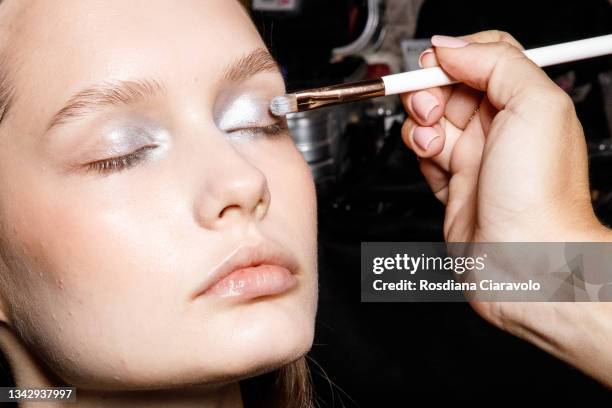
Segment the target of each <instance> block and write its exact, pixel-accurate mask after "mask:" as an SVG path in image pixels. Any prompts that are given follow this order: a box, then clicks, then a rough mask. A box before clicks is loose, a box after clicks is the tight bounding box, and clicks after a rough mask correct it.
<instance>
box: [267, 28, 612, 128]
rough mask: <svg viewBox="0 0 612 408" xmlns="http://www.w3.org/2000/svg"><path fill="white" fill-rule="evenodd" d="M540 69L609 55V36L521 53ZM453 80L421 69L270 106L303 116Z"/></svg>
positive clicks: (287, 98)
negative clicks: (303, 114) (319, 109)
mask: <svg viewBox="0 0 612 408" xmlns="http://www.w3.org/2000/svg"><path fill="white" fill-rule="evenodd" d="M523 52H524V53H525V55H526V56H527V58H529V59H530V60H532V61H533V62H534V63H536V64H537V65H538V66H540V67H546V66H550V65H555V64H562V63H566V62H571V61H578V60H582V59H587V58H592V57H599V56H602V55H607V54H612V34H609V35H604V36H601V37H594V38H588V39H585V40H579V41H572V42H567V43H562V44H557V45H549V46H546V47H541V48H533V49H531V50H527V51H523ZM455 83H457V81H456V80H454V79H453V78H451V77H450V76H448V75H447V74H446V73H445V72H444V71H443V70H442V69H441V68H439V67H434V68H425V69H420V70H416V71H410V72H404V73H401V74H394V75H387V76H384V77H382V78H379V79H374V80H369V81H360V82H352V83H347V84H340V85H333V86H327V87H323V88H315V89H308V90H304V91H299V92H295V93H292V94H287V95H284V96H277V97H276V98H274V99H272V101H271V103H270V111H271V112H272V113H273V114H274V115H276V116H285V115H287V114H289V113H296V112H304V111H308V110H312V109H316V108H321V107H323V106H331V105H337V104H341V103H346V102H354V101H360V100H364V99H369V98H375V97H377V96H386V95H397V94H400V93H405V92H413V91H418V90H421V89H427V88H432V87H436V86H445V85H452V84H455Z"/></svg>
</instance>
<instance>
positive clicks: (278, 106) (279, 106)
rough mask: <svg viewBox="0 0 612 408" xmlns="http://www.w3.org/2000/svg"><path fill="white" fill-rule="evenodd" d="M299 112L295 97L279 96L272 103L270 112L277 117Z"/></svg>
mask: <svg viewBox="0 0 612 408" xmlns="http://www.w3.org/2000/svg"><path fill="white" fill-rule="evenodd" d="M297 111H298V106H297V97H296V96H295V95H284V96H277V97H276V98H274V99H272V102H270V112H272V114H274V115H275V116H285V115H287V114H289V113H294V112H297Z"/></svg>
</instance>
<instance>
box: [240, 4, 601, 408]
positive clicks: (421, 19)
mask: <svg viewBox="0 0 612 408" xmlns="http://www.w3.org/2000/svg"><path fill="white" fill-rule="evenodd" d="M243 3H244V4H245V5H246V6H247V7H248V8H249V9H250V10H251V12H252V15H253V18H254V20H255V21H256V24H257V25H258V27H259V29H260V32H261V34H262V36H263V37H264V39H265V40H266V42H267V44H268V46H269V47H270V49H271V51H272V53H273V55H274V56H275V57H276V58H277V60H278V61H279V63H280V65H281V67H282V70H283V74H284V76H285V79H286V83H287V87H288V90H289V91H294V90H298V89H300V88H306V87H316V86H324V85H328V84H333V83H339V82H344V81H352V80H361V79H369V78H373V77H378V76H381V75H386V74H389V73H395V72H400V71H403V70H411V69H417V68H418V65H417V61H418V56H419V54H420V52H421V51H422V50H424V49H425V48H427V47H429V40H428V39H429V38H430V37H431V36H432V35H434V34H446V35H462V34H468V33H473V32H477V31H482V30H487V29H499V30H504V31H508V32H510V33H511V34H513V35H514V36H515V37H516V38H517V39H518V40H519V41H520V42H521V43H522V44H523V45H524V46H525V47H526V48H534V47H539V46H544V45H550V44H554V43H558V42H564V41H572V40H578V39H582V38H587V37H591V36H597V35H603V34H610V33H612V5H611V2H610V1H608V0H582V1H521V0H507V1H476V0H464V1H442V0H386V1H385V0H252V1H244V2H243ZM546 71H547V73H548V74H549V76H550V77H551V78H553V79H554V80H555V81H556V82H557V83H558V84H559V85H560V86H561V87H562V88H563V89H564V90H565V91H566V92H568V93H569V94H570V95H571V97H572V98H573V100H574V102H575V105H576V109H577V112H578V116H579V118H580V120H581V122H582V125H583V127H584V131H585V136H586V139H587V142H588V146H589V155H590V164H591V183H592V197H593V206H594V207H595V209H596V211H597V214H598V216H599V217H600V219H601V220H602V222H604V223H605V224H607V225H610V223H612V171H611V170H612V133H611V129H612V64H611V60H610V57H604V58H597V59H591V60H587V61H581V62H577V63H571V64H565V65H559V66H555V67H551V68H549V69H547V70H546ZM404 119H405V113H404V111H403V109H402V107H401V105H400V102H399V99H398V98H397V97H388V98H379V99H376V100H373V101H368V102H363V103H356V104H352V105H345V106H339V107H331V108H327V109H322V110H317V111H312V112H306V113H301V114H296V115H293V116H292V117H291V118H290V119H289V125H290V129H291V132H292V136H293V138H294V139H295V141H296V143H297V146H298V148H299V149H300V151H301V152H302V154H303V155H304V157H305V158H306V160H307V161H308V163H309V164H310V166H311V169H312V172H313V175H314V177H315V180H316V182H317V189H318V198H319V208H318V210H319V254H320V265H319V273H320V278H319V279H320V302H319V314H318V320H317V334H316V339H315V345H314V347H313V350H312V352H311V354H310V357H311V369H312V372H313V377H314V382H315V386H316V393H317V396H318V399H319V401H320V406H323V407H342V406H345V407H397V406H408V405H413V403H414V400H413V396H416V395H417V394H421V393H426V394H427V401H428V402H430V403H436V402H451V401H452V402H455V401H458V402H460V401H464V402H491V401H496V400H499V397H500V396H503V398H504V400H506V401H507V400H511V399H514V398H516V399H518V400H519V401H520V400H522V401H529V400H532V398H533V396H538V395H539V396H542V397H545V398H547V399H548V400H549V401H552V400H554V399H557V398H559V397H561V398H562V399H563V401H564V402H565V403H571V402H577V403H578V402H580V403H584V402H585V401H586V400H585V398H587V400H588V402H589V403H593V402H595V401H598V400H601V401H604V400H606V402H612V399H611V396H610V394H609V392H608V391H606V390H605V389H603V388H602V387H601V386H600V385H598V384H597V383H595V382H594V381H592V380H591V379H589V378H587V377H585V376H583V375H582V374H581V373H580V372H578V371H576V370H574V369H573V368H571V367H569V366H567V365H565V364H564V363H562V362H560V361H557V360H556V359H554V358H552V357H550V356H549V355H548V354H546V353H544V352H542V351H540V350H539V349H537V348H535V347H534V346H531V345H529V344H527V343H524V342H522V341H520V340H518V339H516V338H514V337H512V336H510V335H507V334H505V333H503V332H501V331H499V330H497V329H495V328H493V327H492V326H489V325H488V324H487V323H485V322H484V321H483V320H482V319H480V318H479V317H478V316H477V315H476V314H475V313H474V312H473V311H472V310H471V308H470V307H469V305H467V304H450V303H449V304H439V303H438V304H436V303H430V304H416V303H412V304H408V303H395V304H384V303H380V304H375V303H361V302H360V293H361V292H360V272H359V271H360V243H361V242H362V241H442V240H443V237H442V222H443V214H444V209H443V207H442V205H441V204H439V203H438V202H437V201H436V200H435V198H434V197H433V195H432V194H431V192H430V190H429V188H428V186H427V185H426V184H425V181H424V180H423V178H422V176H421V174H420V172H419V169H418V166H417V161H416V159H415V157H414V155H413V154H412V153H410V152H409V151H408V150H407V149H406V148H405V147H404V146H403V144H402V141H401V139H400V128H401V124H402V122H403V120H404ZM491 398H494V399H491Z"/></svg>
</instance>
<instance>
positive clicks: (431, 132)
mask: <svg viewBox="0 0 612 408" xmlns="http://www.w3.org/2000/svg"><path fill="white" fill-rule="evenodd" d="M412 137H413V138H414V143H416V144H417V146H419V147H420V148H421V149H423V150H425V151H427V148H428V147H429V145H431V142H433V141H434V140H435V139H437V138H439V137H440V136H439V135H438V132H436V130H435V129H434V128H432V127H421V126H417V127H416V128H414V133H413V134H412Z"/></svg>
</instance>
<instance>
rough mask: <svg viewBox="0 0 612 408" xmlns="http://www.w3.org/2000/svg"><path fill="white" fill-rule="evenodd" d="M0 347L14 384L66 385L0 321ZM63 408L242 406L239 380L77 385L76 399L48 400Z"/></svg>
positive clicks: (38, 406)
mask: <svg viewBox="0 0 612 408" xmlns="http://www.w3.org/2000/svg"><path fill="white" fill-rule="evenodd" d="M0 349H1V350H2V352H3V353H4V355H5V357H6V359H7V361H8V362H9V365H10V368H11V371H12V375H13V379H14V381H15V386H16V387H17V388H34V387H66V386H69V385H66V384H63V383H62V381H61V380H60V379H58V378H57V377H56V376H55V375H54V374H53V373H52V372H51V370H49V369H48V368H47V367H45V365H44V364H43V363H42V362H41V361H40V360H39V359H37V358H36V356H35V355H34V354H33V353H31V352H30V351H29V350H28V348H27V347H26V345H25V344H24V343H23V342H22V341H21V339H20V338H19V337H18V336H17V335H15V333H14V331H13V330H12V329H11V328H9V327H8V326H7V325H6V324H0ZM19 406H20V407H24V408H30V407H32V408H43V407H46V406H47V405H46V404H44V403H42V404H41V403H40V402H31V403H21V404H19ZM49 406H53V407H64V406H65V407H66V408H85V407H86V408H94V407H95V408H106V407H109V408H110V407H130V408H140V407H143V408H144V407H146V408H157V407H160V408H161V407H177V408H191V407H198V408H243V403H242V397H241V394H240V385H239V383H237V382H236V383H232V384H229V385H225V386H223V387H219V388H216V389H214V390H210V389H204V388H199V387H189V388H184V389H168V390H146V391H120V392H119V391H108V392H106V391H103V390H102V391H90V390H83V389H79V388H78V387H77V390H76V401H74V402H66V403H65V404H55V403H54V404H52V405H51V404H50V405H49Z"/></svg>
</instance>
